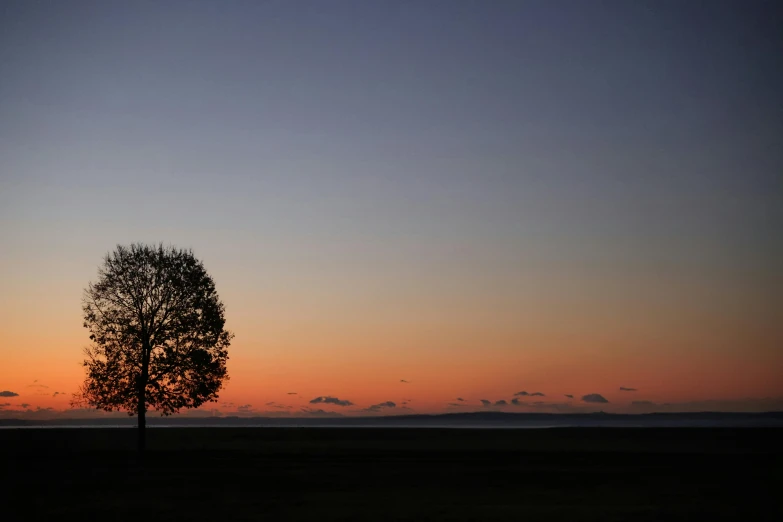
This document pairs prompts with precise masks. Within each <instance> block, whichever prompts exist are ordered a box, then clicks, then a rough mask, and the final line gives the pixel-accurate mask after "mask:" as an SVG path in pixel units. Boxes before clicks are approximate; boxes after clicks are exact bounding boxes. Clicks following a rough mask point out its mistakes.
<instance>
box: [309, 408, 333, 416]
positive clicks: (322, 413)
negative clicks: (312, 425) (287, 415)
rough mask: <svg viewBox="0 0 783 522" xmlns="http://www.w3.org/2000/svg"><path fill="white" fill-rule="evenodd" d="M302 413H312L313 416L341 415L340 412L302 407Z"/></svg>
mask: <svg viewBox="0 0 783 522" xmlns="http://www.w3.org/2000/svg"><path fill="white" fill-rule="evenodd" d="M301 411H302V413H305V414H307V415H312V416H314V417H342V414H341V413H335V412H331V411H324V410H322V409H317V410H313V409H310V408H302V409H301Z"/></svg>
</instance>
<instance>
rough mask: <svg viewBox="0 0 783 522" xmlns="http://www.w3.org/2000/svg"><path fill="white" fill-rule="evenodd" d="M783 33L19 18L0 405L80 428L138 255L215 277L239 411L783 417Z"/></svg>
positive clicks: (9, 61) (642, 21) (334, 10)
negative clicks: (128, 254)
mask: <svg viewBox="0 0 783 522" xmlns="http://www.w3.org/2000/svg"><path fill="white" fill-rule="evenodd" d="M782 26H783V10H782V9H781V8H780V4H779V3H777V2H767V3H753V2H733V3H727V2H680V1H676V2H670V1H657V2H642V1H634V2H625V1H615V2H599V1H591V2H582V1H551V2H550V1H547V2H543V1H542V2H534V1H508V2H504V1H493V2H479V1H466V0H465V1H462V0H456V1H422V2H413V1H387V2H380V1H355V2H354V1H343V0H332V1H282V0H281V1H256V2H251V1H244V2H223V1H221V2H217V1H215V2H204V1H189V2H176V1H167V2H152V1H149V2H144V1H137V2H119V1H93V2H81V1H69V2H55V1H40V2H32V1H9V0H6V1H3V2H0V223H1V224H2V225H1V226H0V245H2V246H1V247H0V251H1V254H0V321H1V323H0V390H5V391H11V392H13V393H18V396H14V397H8V398H3V397H0V404H5V406H2V407H0V409H4V411H5V412H6V413H8V410H19V409H24V408H22V406H21V405H22V404H26V405H29V406H25V408H31V409H35V408H39V407H40V408H48V407H51V408H54V409H55V410H62V409H65V408H67V407H68V406H67V405H68V397H69V396H70V394H71V393H73V392H74V391H76V388H77V387H78V385H79V384H80V382H81V380H82V377H83V370H82V367H81V365H80V362H81V359H82V353H81V350H82V348H83V347H84V346H85V345H86V344H87V343H88V334H87V331H86V330H85V329H84V328H83V327H82V320H81V307H80V300H81V295H82V289H83V288H84V287H85V286H86V285H87V283H88V282H89V281H90V280H94V279H95V277H96V273H97V267H98V265H99V264H100V262H101V260H102V257H103V255H104V254H105V253H106V252H108V251H109V250H111V249H113V248H114V247H115V245H116V244H118V243H121V244H127V243H130V242H135V241H143V242H152V243H155V242H160V241H162V242H164V243H169V244H174V245H176V246H180V247H190V248H192V249H193V250H194V253H195V254H196V255H197V257H199V258H200V259H202V260H203V261H204V263H205V265H206V267H207V269H208V271H209V272H210V273H211V274H212V276H213V277H214V279H215V281H216V284H217V288H218V291H219V293H220V295H221V298H222V299H223V301H224V303H225V305H226V309H227V319H228V328H229V329H230V330H232V331H233V332H234V333H235V334H236V338H235V340H234V343H233V344H232V346H231V348H230V351H229V354H230V357H231V359H230V361H229V373H230V375H231V380H230V382H229V383H228V384H227V386H226V388H225V390H224V392H223V393H222V394H221V404H220V405H218V406H217V407H218V408H220V409H222V410H223V411H224V412H227V411H235V410H236V411H254V412H263V411H267V410H270V411H271V410H273V409H274V407H273V406H271V405H267V404H266V403H268V402H274V403H275V404H277V405H281V406H282V408H278V409H280V410H283V409H285V410H287V411H291V412H298V411H301V408H310V407H312V408H323V409H324V410H327V411H340V412H342V413H349V414H350V413H360V410H361V409H363V408H367V407H369V406H370V405H372V404H379V403H382V402H385V401H393V402H395V404H396V405H397V406H396V408H395V409H392V408H385V409H384V411H387V412H391V411H397V412H401V411H405V412H409V411H416V412H435V411H447V410H456V409H460V408H461V409H478V408H480V407H481V403H480V400H481V399H486V400H489V401H492V402H494V401H497V400H500V399H505V400H507V401H509V400H510V399H511V398H512V396H513V394H514V393H515V392H519V391H522V390H525V391H528V392H534V391H540V392H542V393H544V394H545V397H536V398H535V399H536V400H541V401H543V402H544V403H545V404H544V405H533V404H532V403H533V402H535V401H534V400H532V399H531V400H528V401H527V406H525V407H511V406H509V407H507V408H506V409H507V410H509V411H528V410H531V409H542V408H543V409H551V410H558V411H566V410H568V411H571V410H576V409H579V408H588V409H591V408H592V409H603V410H605V411H633V410H634V408H633V407H632V406H631V402H632V401H651V402H653V403H655V404H657V405H662V404H664V403H671V404H673V405H670V406H666V407H665V408H675V409H676V408H678V407H679V408H681V409H688V408H696V409H703V408H704V406H703V405H704V404H711V405H712V406H713V407H715V408H724V409H725V408H728V409H738V410H748V409H759V408H761V409H766V408H769V407H770V404H778V405H781V404H783V400H781V398H783V320H782V319H783V270H782V269H781V267H783V95H782V94H781V93H783V36H781V33H780V27H782ZM401 379H404V380H406V381H410V382H408V383H403V382H401ZM44 386H46V387H44ZM620 386H623V387H629V388H635V389H637V391H634V392H626V391H620V390H619V388H620ZM55 391H57V392H62V393H61V394H58V395H57V396H53V394H54V392H55ZM289 392H296V393H297V395H289V394H288V393H289ZM592 393H597V394H601V395H602V396H603V397H605V398H606V399H607V400H608V401H609V402H608V403H605V404H593V403H585V402H583V401H581V400H580V398H581V397H582V396H584V395H586V394H592ZM565 394H571V395H574V399H573V400H571V399H568V398H567V397H565ZM319 396H333V397H337V398H339V399H341V400H348V401H351V402H352V403H353V404H354V405H353V406H343V407H341V406H336V405H330V404H315V405H313V404H310V403H309V401H310V400H311V399H313V398H315V397H319ZM457 397H461V398H463V399H465V401H459V402H458V401H456V400H455V399H456V398H457ZM765 399H766V402H765ZM770 400H771V401H772V402H770ZM705 401H717V402H705ZM774 401H778V402H774ZM403 402H407V403H408V404H407V406H408V407H410V408H413V410H402V409H401V406H402V404H403ZM449 403H457V404H462V406H449ZM241 405H250V407H247V408H244V410H239V409H238V408H239V406H241ZM677 405H680V406H677ZM660 407H661V408H664V406H660ZM774 407H781V408H783V406H774ZM650 408H653V409H654V408H656V406H649V405H648V406H647V409H650Z"/></svg>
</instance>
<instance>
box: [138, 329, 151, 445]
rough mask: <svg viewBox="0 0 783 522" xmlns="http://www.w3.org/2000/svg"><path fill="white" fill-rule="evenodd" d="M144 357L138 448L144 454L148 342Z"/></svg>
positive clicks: (143, 347) (140, 392)
mask: <svg viewBox="0 0 783 522" xmlns="http://www.w3.org/2000/svg"><path fill="white" fill-rule="evenodd" d="M142 350H143V357H142V361H141V377H140V378H139V430H138V431H139V438H138V440H137V448H138V450H139V455H143V454H144V450H145V449H146V448H147V393H146V392H147V380H148V379H149V358H148V356H147V354H148V353H149V349H148V343H146V342H145V343H144V344H143V346H142Z"/></svg>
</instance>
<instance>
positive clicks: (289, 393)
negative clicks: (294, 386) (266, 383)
mask: <svg viewBox="0 0 783 522" xmlns="http://www.w3.org/2000/svg"><path fill="white" fill-rule="evenodd" d="M288 395H298V393H296V392H288Z"/></svg>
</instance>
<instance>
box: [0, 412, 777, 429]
mask: <svg viewBox="0 0 783 522" xmlns="http://www.w3.org/2000/svg"><path fill="white" fill-rule="evenodd" d="M147 424H148V426H153V427H154V426H158V427H162V426H171V427H175V426H182V427H186V426H216V427H219V426H259V427H264V426H267V427H275V426H281V427H282V426H302V427H307V426H344V427H350V426H356V427H359V426H363V427H373V426H378V427H381V426H386V427H411V428H417V427H422V428H426V427H442V428H550V427H551V428H565V427H699V426H702V427H710V426H714V427H719V426H722V427H742V426H748V427H751V426H752V427H763V426H770V427H783V412H767V413H723V412H702V413H646V414H614V413H603V412H599V413H571V414H558V413H504V412H494V411H488V412H471V413H443V414H433V415H421V414H420V415H393V416H382V417H304V416H301V417H300V416H290V417H196V416H174V417H148V419H147ZM135 425H136V419H135V417H111V418H93V419H84V418H79V419H75V418H74V419H69V418H59V419H51V420H26V419H24V420H23V419H0V427H14V426H16V427H36V426H40V427H47V426H74V427H76V426H96V427H99V426H104V427H109V426H116V427H132V426H135Z"/></svg>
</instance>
